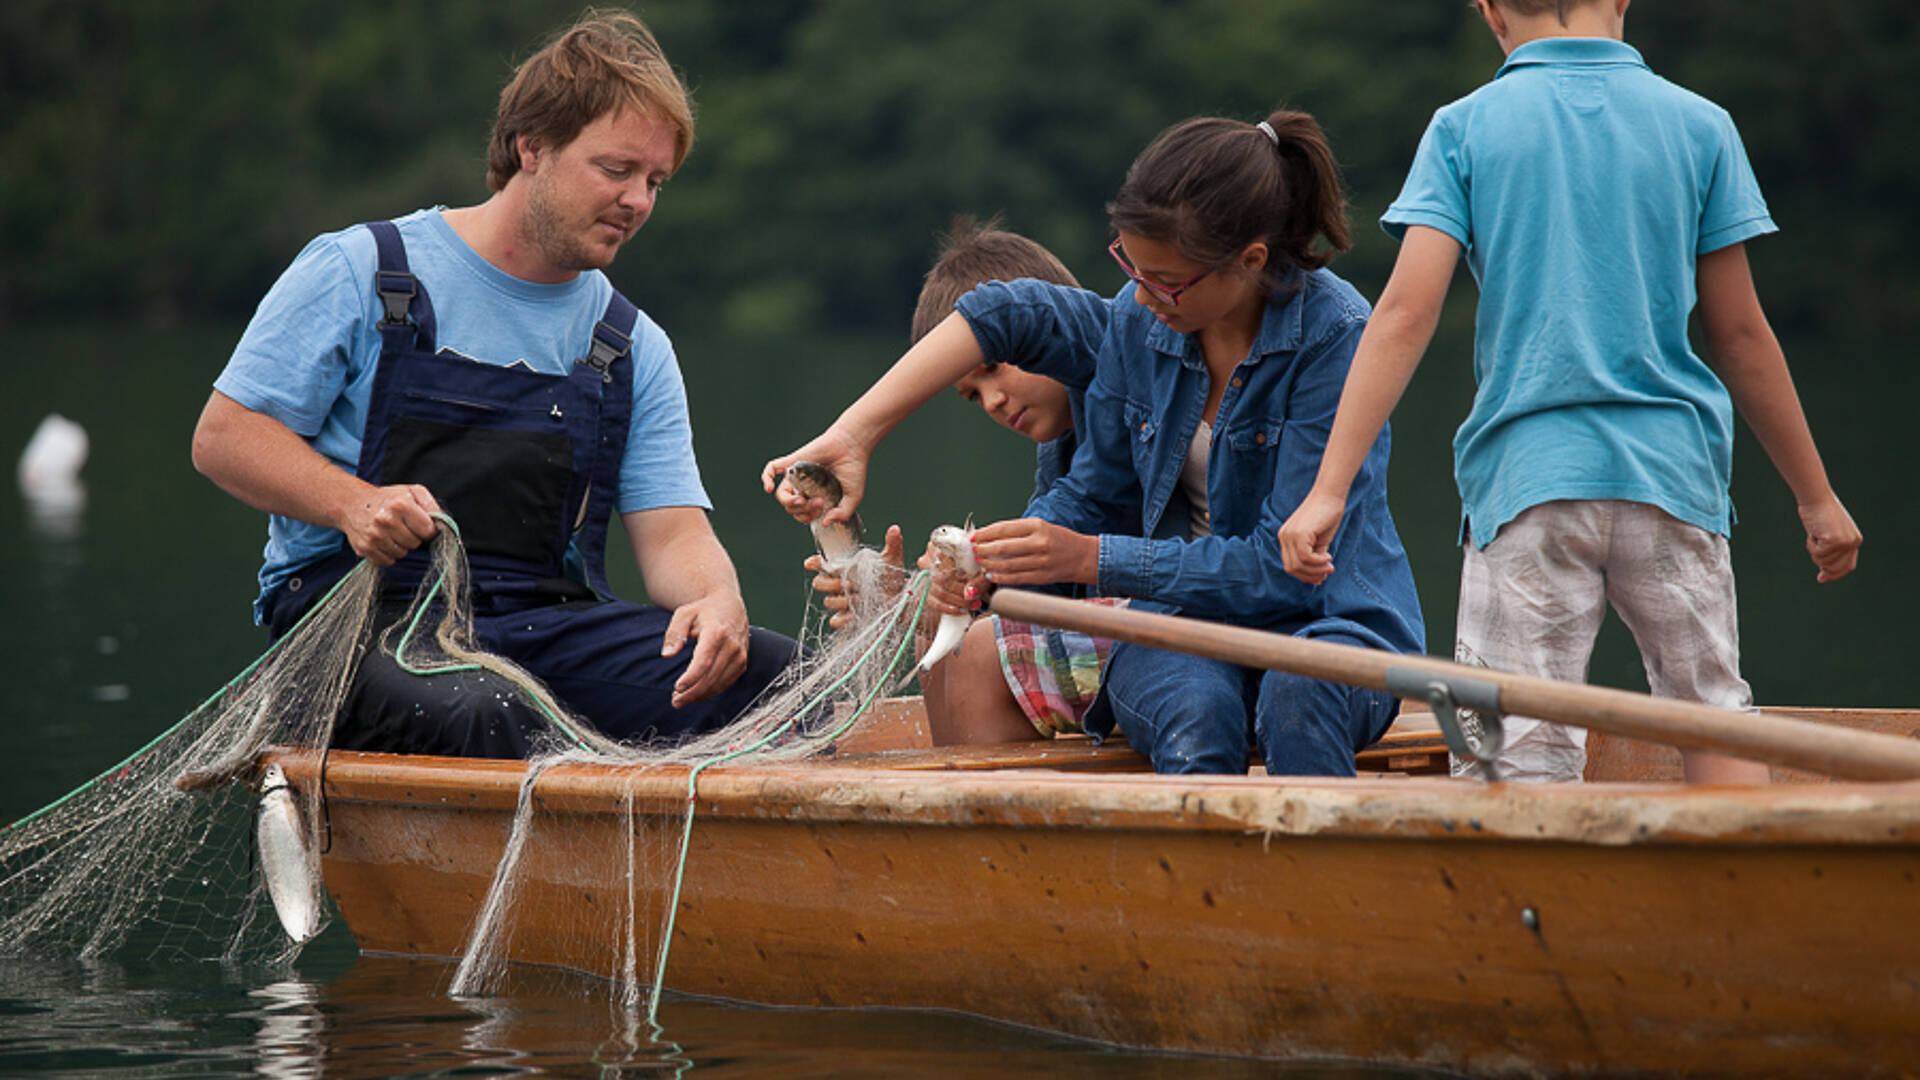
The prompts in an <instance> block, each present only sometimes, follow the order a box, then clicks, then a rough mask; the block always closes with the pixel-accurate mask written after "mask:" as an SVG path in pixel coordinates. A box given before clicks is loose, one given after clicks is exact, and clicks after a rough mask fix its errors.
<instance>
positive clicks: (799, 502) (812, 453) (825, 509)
mask: <svg viewBox="0 0 1920 1080" xmlns="http://www.w3.org/2000/svg"><path fill="white" fill-rule="evenodd" d="M870 456H871V455H870V453H869V452H868V449H867V448H866V447H864V446H860V445H858V444H856V443H855V442H854V441H853V440H851V439H848V438H846V437H845V436H843V435H841V434H840V433H839V432H838V431H837V430H835V429H833V428H828V429H827V430H825V431H823V432H821V433H820V434H819V435H818V436H816V437H815V438H814V439H813V441H811V442H809V443H807V444H806V445H805V446H802V447H800V448H799V449H798V450H795V451H793V452H792V453H790V454H785V455H783V456H781V457H777V458H773V459H772V460H770V461H768V462H767V463H766V464H765V465H763V466H761V468H760V487H761V488H762V489H763V490H764V491H766V492H767V493H768V494H769V495H772V496H773V497H774V499H775V500H776V501H778V502H779V503H780V506H781V508H782V509H784V510H786V512H787V513H789V514H792V515H793V516H794V519H795V520H797V521H800V522H802V523H806V522H811V521H813V520H814V519H816V518H819V519H821V520H822V521H824V522H825V523H827V524H835V523H837V522H841V521H845V520H847V519H848V518H850V517H852V516H853V512H854V510H855V509H856V508H858V507H859V505H860V499H861V497H862V496H863V495H865V494H866V487H867V461H868V459H869V457H870ZM796 461H811V462H813V463H814V464H816V465H824V466H826V467H827V468H828V469H830V470H832V471H833V475H834V476H835V478H837V479H838V480H839V481H840V492H841V495H840V502H839V503H838V504H836V505H834V506H826V505H823V504H822V502H821V500H819V499H808V498H806V497H805V496H803V495H801V494H800V493H799V492H798V491H796V490H794V487H793V485H792V484H790V483H788V482H787V467H788V466H790V465H792V464H793V463H794V462H796Z"/></svg>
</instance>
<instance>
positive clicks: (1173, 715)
mask: <svg viewBox="0 0 1920 1080" xmlns="http://www.w3.org/2000/svg"><path fill="white" fill-rule="evenodd" d="M1315 640H1319V641H1332V642H1335V643H1337V644H1341V645H1364V644H1366V643H1365V642H1362V641H1359V640H1357V639H1355V638H1351V637H1347V636H1345V635H1340V634H1329V635H1327V636H1325V637H1321V638H1316V639H1315ZM1102 685H1103V686H1104V687H1105V689H1106V693H1107V701H1108V704H1109V705H1110V706H1111V708H1112V710H1113V716H1114V719H1115V720H1116V721H1117V722H1118V724H1119V727H1120V731H1121V733H1122V734H1124V735H1125V736H1126V737H1127V742H1129V743H1131V744H1132V745H1133V747H1134V748H1135V749H1137V750H1140V751H1141V752H1143V753H1145V754H1146V755H1147V757H1148V758H1150V759H1151V760H1152V761H1153V770H1154V771H1155V772H1160V773H1235V774H1238V773H1244V772H1246V771H1247V747H1248V743H1249V737H1251V739H1252V741H1254V742H1256V743H1257V744H1258V745H1259V747H1260V756H1261V758H1262V759H1264V760H1265V762H1266V768H1267V772H1268V773H1269V774H1271V775H1275V776H1352V775H1353V755H1354V752H1355V751H1357V750H1360V749H1363V748H1365V747H1366V746H1368V745H1369V744H1371V743H1372V742H1374V741H1375V740H1377V739H1378V738H1379V737H1380V736H1381V735H1383V734H1385V733H1386V730H1387V728H1388V727H1389V726H1390V725H1391V724H1392V723H1393V718H1394V716H1395V715H1396V714H1397V713H1398V712H1399V711H1400V701H1399V699H1398V698H1396V697H1394V696H1393V695H1392V694H1388V693H1386V692H1385V691H1381V690H1363V689H1360V688H1358V687H1352V686H1347V685H1346V684H1344V683H1335V682H1326V681H1324V680H1321V679H1310V678H1307V677H1306V676H1303V675H1293V674H1289V673H1287V672H1283V671H1262V670H1261V669H1259V668H1247V667H1240V666H1239V665H1237V664H1229V663H1225V662H1223V661H1219V660H1208V659H1205V658H1204V657H1198V656H1189V655H1187V654H1185V653H1177V652H1168V651H1165V650H1163V649H1152V648H1147V647H1146V646H1143V645H1134V644H1131V643H1129V642H1119V643H1116V644H1115V645H1114V647H1113V656H1112V658H1111V659H1110V660H1108V662H1107V670H1106V674H1105V676H1104V677H1103V682H1102Z"/></svg>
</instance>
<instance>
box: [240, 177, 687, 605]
mask: <svg viewBox="0 0 1920 1080" xmlns="http://www.w3.org/2000/svg"><path fill="white" fill-rule="evenodd" d="M441 209H442V208H438V207H436V208H434V209H431V210H419V211H415V212H414V213H412V214H408V215H407V216H406V217H403V218H400V219H398V221H396V223H395V224H397V225H398V226H399V229H400V236H401V238H402V239H403V240H404V241H405V242H406V248H407V261H408V264H409V268H410V269H411V270H412V271H413V273H414V275H415V276H416V277H418V278H419V279H420V282H421V285H422V286H423V287H424V288H425V290H426V293H427V297H428V299H429V300H430V301H431V302H432V304H433V314H434V320H435V323H436V344H437V346H438V347H439V348H442V349H453V350H455V351H457V352H460V353H462V354H464V355H465V356H467V357H469V358H471V359H474V360H480V361H484V362H486V363H491V364H503V365H504V364H512V363H516V362H524V363H525V364H527V365H528V366H530V367H532V368H533V369H534V370H536V371H541V372H548V373H553V374H565V373H566V372H568V371H569V370H571V368H572V366H573V363H574V361H575V360H577V359H578V358H579V357H581V356H584V355H586V352H587V348H588V344H589V342H590V340H591V337H592V333H593V327H594V324H595V323H597V322H598V321H599V320H600V317H601V315H603V314H604V313H605V312H606V308H607V300H608V298H609V297H610V296H611V295H612V292H613V286H612V284H611V283H610V282H608V281H607V278H606V275H604V274H602V273H600V272H599V271H597V270H595V271H588V272H586V273H582V274H580V275H579V276H578V277H576V278H574V279H573V280H572V281H569V282H566V283H564V284H559V285H546V284H539V283H536V282H530V281H522V280H520V279H519V278H516V277H513V276H511V275H509V274H506V273H503V272H501V271H500V270H499V269H498V268H496V267H494V266H493V265H492V264H491V263H489V262H487V261H486V260H485V259H484V258H481V257H480V255H479V254H478V253H476V252H475V251H474V250H473V249H472V248H470V247H468V246H467V244H466V242H465V241H464V240H462V239H460V237H459V235H458V234H456V233H455V232H454V231H453V229H452V228H451V227H450V226H448V225H447V223H446V219H445V218H443V217H442V216H441V214H440V210H441ZM377 263H378V254H377V251H376V249H375V246H374V241H373V234H372V233H371V232H369V231H368V230H367V229H365V228H363V227H360V226H354V227H352V228H348V229H343V230H341V231H339V232H334V233H327V234H325V235H322V236H319V237H317V238H315V239H314V240H313V241H312V242H311V243H309V244H308V245H307V246H306V249H305V250H304V251H302V252H301V253H300V255H299V256H298V257H297V258H295V259H294V261H293V264H292V265H291V266H289V267H288V268H287V270H286V272H285V273H284V274H282V275H281V276H280V280H278V281H276V282H275V283H274V285H273V288H272V289H270V290H269V291H268V292H267V295H266V297H265V299H263V300H261V302H260V307H259V309H258V310H256V311H255V312H254V316H253V321H252V322H251V323H250V324H248V326H247V330H246V333H245V334H244V335H242V337H241V339H240V344H239V345H238V346H237V347H236V348H235V349H234V353H233V357H232V359H230V360H229V361H228V362H227V367H226V370H225V371H222V372H221V373H220V377H219V378H218V379H216V380H215V381H214V384H213V385H214V388H215V389H216V390H218V391H220V392H221V393H222V394H225V395H227V396H228V397H230V398H232V399H233V400H235V401H237V402H239V403H240V404H241V405H244V406H246V407H247V408H249V409H252V410H254V411H255V412H259V413H264V414H266V415H267V416H271V417H273V418H274V419H275V420H278V421H280V422H281V423H283V424H285V425H287V426H288V427H289V428H292V429H293V430H294V432H296V433H297V434H299V435H302V436H304V437H305V438H306V439H307V441H308V442H309V443H311V444H312V445H313V448H314V449H315V450H318V451H319V452H320V453H321V454H322V455H324V456H325V457H326V458H327V459H328V460H330V461H332V462H333V463H334V464H336V465H338V466H340V467H341V468H342V469H345V470H346V471H348V472H353V471H354V470H355V469H356V467H357V466H358V465H359V461H360V441H361V434H362V432H363V431H364V429H365V427H366V418H367V406H368V399H369V397H370V395H371V392H372V387H373V375H374V369H375V368H376V367H377V366H378V365H377V361H378V360H379V358H380V331H379V329H378V323H379V321H380V318H381V316H382V314H383V313H384V308H383V307H382V306H381V302H380V298H379V296H378V294H377V293H376V292H375V291H374V287H373V272H374V268H375V266H376V265H377ZM632 356H633V419H632V423H631V424H630V426H629V428H628V435H627V449H626V456H625V457H624V458H623V459H622V461H621V465H620V491H619V496H618V499H617V501H616V503H615V506H616V509H617V510H618V512H620V513H623V514H625V513H630V512H632V511H636V510H650V509H655V508H658V507H666V506H698V507H701V508H702V509H712V506H713V504H712V503H711V502H710V501H709V500H708V498H707V493H706V489H705V487H704V486H703V485H702V484H701V482H700V471H699V467H698V466H697V465H696V463H695V462H694V458H693V429H692V425H691V423H690V422H689V420H688V417H687V395H686V388H685V385H684V384H683V383H682V382H681V378H680V367H679V364H678V362H677V361H676V360H675V358H674V354H673V345H672V343H671V342H669V341H668V340H667V335H666V332H665V331H663V330H661V329H660V327H659V326H658V325H657V324H655V323H654V321H653V320H652V319H649V318H648V317H647V314H646V312H644V311H643V312H641V313H640V317H639V319H638V321H637V322H636V323H635V325H634V329H633V353H632ZM341 549H342V538H341V535H340V533H339V532H338V531H336V530H333V529H327V528H322V527H321V526H318V525H312V524H309V523H307V522H304V521H296V520H294V519H292V518H286V517H281V516H279V515H274V516H273V517H272V518H270V520H269V521H268V524H267V548H266V558H265V563H264V565H263V566H262V567H261V568H260V595H261V597H262V598H263V599H264V598H265V597H266V596H267V594H269V593H270V592H272V591H273V590H274V589H275V588H277V587H279V585H280V584H281V583H282V582H284V581H286V580H287V578H289V577H291V576H292V574H293V572H294V571H295V570H296V569H298V568H299V567H301V566H304V565H306V564H307V563H309V562H312V561H314V560H315V559H319V558H322V557H324V556H327V555H331V554H333V553H334V552H336V551H339V550H341ZM255 612H256V616H257V615H258V613H259V607H258V605H256V607H255Z"/></svg>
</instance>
